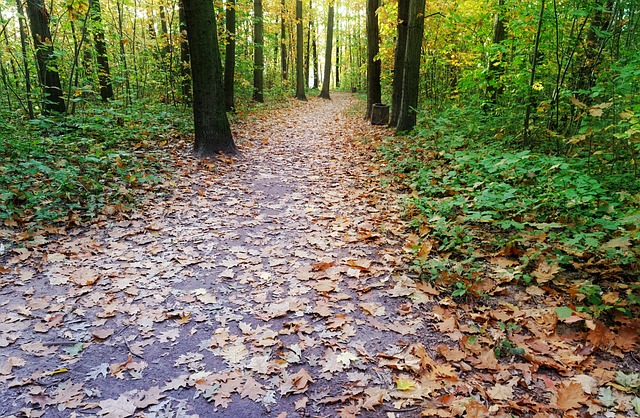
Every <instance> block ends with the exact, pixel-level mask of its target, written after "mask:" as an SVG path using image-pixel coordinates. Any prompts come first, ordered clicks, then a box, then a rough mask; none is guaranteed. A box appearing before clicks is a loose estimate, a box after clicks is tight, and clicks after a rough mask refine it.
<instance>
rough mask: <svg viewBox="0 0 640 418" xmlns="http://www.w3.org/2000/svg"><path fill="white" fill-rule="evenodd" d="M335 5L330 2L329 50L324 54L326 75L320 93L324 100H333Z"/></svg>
mask: <svg viewBox="0 0 640 418" xmlns="http://www.w3.org/2000/svg"><path fill="white" fill-rule="evenodd" d="M333 4H334V2H333V1H331V2H329V16H328V18H327V48H326V49H325V54H324V74H323V75H322V91H320V97H322V98H323V99H331V96H330V95H329V84H331V51H332V49H333V19H334V9H333Z"/></svg>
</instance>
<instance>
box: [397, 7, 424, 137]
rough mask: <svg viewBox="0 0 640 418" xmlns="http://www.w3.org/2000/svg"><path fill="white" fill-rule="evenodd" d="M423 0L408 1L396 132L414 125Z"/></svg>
mask: <svg viewBox="0 0 640 418" xmlns="http://www.w3.org/2000/svg"><path fill="white" fill-rule="evenodd" d="M424 9H425V0H411V1H410V3H409V27H408V28H407V45H406V51H405V58H404V77H403V82H402V103H401V105H400V114H399V115H398V125H397V127H396V129H397V131H398V132H401V131H409V130H411V129H413V127H414V126H416V108H417V107H418V92H419V90H420V89H419V84H420V56H421V53H420V52H421V51H422V37H423V34H424Z"/></svg>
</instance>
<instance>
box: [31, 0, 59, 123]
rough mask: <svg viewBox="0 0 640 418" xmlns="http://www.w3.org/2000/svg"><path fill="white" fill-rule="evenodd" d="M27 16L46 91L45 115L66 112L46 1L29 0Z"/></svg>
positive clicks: (40, 76) (41, 78) (41, 82)
mask: <svg viewBox="0 0 640 418" xmlns="http://www.w3.org/2000/svg"><path fill="white" fill-rule="evenodd" d="M27 16H28V17H29V23H30V26H31V36H32V37H33V43H34V45H35V49H36V59H37V61H38V80H39V81H40V84H41V85H42V89H43V91H44V97H43V101H42V113H43V114H44V115H47V114H50V113H51V112H57V113H64V112H66V109H67V108H66V106H65V104H64V98H63V97H62V86H61V84H60V74H58V64H57V62H56V59H55V53H54V50H53V43H52V41H51V32H50V30H49V12H48V11H47V9H46V7H45V4H44V1H43V0H27Z"/></svg>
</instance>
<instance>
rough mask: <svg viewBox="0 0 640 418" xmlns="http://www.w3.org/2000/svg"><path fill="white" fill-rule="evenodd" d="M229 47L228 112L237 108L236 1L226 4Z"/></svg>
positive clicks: (226, 71) (226, 58)
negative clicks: (235, 85)
mask: <svg viewBox="0 0 640 418" xmlns="http://www.w3.org/2000/svg"><path fill="white" fill-rule="evenodd" d="M225 13H226V20H225V26H226V29H227V45H226V46H225V55H224V104H225V107H226V109H227V111H232V110H233V109H234V108H235V107H236V104H235V93H234V87H233V85H234V82H235V72H236V1H235V0H227V3H226V12H225Z"/></svg>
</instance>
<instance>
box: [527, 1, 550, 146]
mask: <svg viewBox="0 0 640 418" xmlns="http://www.w3.org/2000/svg"><path fill="white" fill-rule="evenodd" d="M544 1H545V0H540V15H539V16H538V30H537V31H536V40H535V42H534V44H533V54H532V58H531V77H530V78H529V91H528V93H527V107H526V109H525V113H524V134H523V138H524V141H523V145H524V146H525V147H530V146H531V132H530V128H529V124H530V119H531V108H532V107H533V83H534V82H535V81H536V69H537V66H538V48H539V46H540V35H541V34H542V23H543V21H544Z"/></svg>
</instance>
